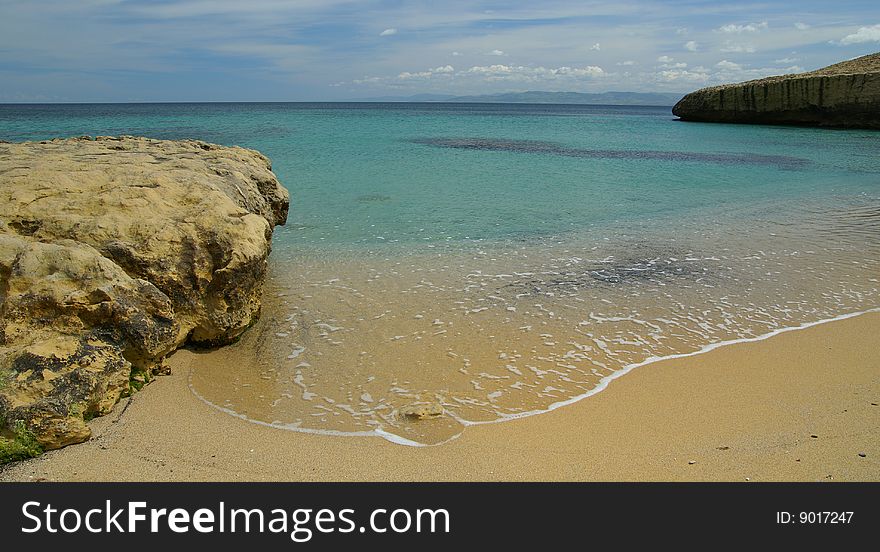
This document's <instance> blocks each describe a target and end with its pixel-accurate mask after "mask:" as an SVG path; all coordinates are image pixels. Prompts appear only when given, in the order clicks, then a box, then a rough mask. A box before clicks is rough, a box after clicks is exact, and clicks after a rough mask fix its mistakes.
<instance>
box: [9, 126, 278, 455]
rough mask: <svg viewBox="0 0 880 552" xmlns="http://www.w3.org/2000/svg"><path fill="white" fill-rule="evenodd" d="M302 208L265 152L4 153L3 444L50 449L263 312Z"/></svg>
mask: <svg viewBox="0 0 880 552" xmlns="http://www.w3.org/2000/svg"><path fill="white" fill-rule="evenodd" d="M287 208H288V194H287V191H286V190H285V189H284V188H283V187H282V186H281V185H280V184H279V183H278V180H277V179H276V178H275V176H274V174H273V173H272V171H271V166H270V164H269V161H268V159H266V158H265V157H264V156H262V155H261V154H259V153H258V152H256V151H252V150H247V149H243V148H237V147H235V148H230V147H223V146H217V145H213V144H207V143H204V142H198V141H166V140H151V139H146V138H134V137H119V138H112V137H98V138H97V139H95V140H92V139H90V138H88V137H83V138H73V139H66V140H60V139H59V140H50V141H44V142H28V143H18V144H11V143H0V433H5V434H7V435H8V434H10V433H11V432H12V430H13V428H15V427H17V426H19V427H20V424H21V423H24V425H25V426H26V428H27V429H29V430H30V431H31V432H33V434H34V435H35V436H36V438H37V440H38V441H39V442H40V444H41V445H42V446H43V447H44V448H47V449H48V448H57V447H60V446H64V445H67V444H70V443H75V442H79V441H82V440H85V439H87V438H88V436H89V429H88V426H87V425H86V423H85V421H86V420H88V419H89V418H90V417H92V416H96V415H101V414H104V413H106V412H108V411H109V409H110V408H112V406H113V405H114V404H115V403H116V401H118V400H119V398H120V397H121V396H123V395H125V394H127V393H129V392H130V390H131V388H132V387H135V388H137V387H139V386H140V385H141V384H142V383H143V382H145V381H147V380H149V379H150V377H151V375H152V374H156V373H159V372H161V371H162V370H163V365H164V364H163V363H164V358H165V357H166V355H168V354H169V353H170V352H172V351H173V350H174V349H176V348H177V347H179V346H180V345H182V344H184V343H186V342H194V343H201V344H206V345H220V344H224V343H228V342H230V341H232V340H234V339H236V338H237V337H238V336H239V335H240V334H241V332H243V331H244V330H245V329H246V328H247V327H248V326H249V325H250V324H251V323H253V322H254V321H255V319H256V317H257V316H258V315H259V311H260V292H261V288H262V284H263V279H264V276H265V273H266V267H267V256H268V254H269V249H270V240H271V237H272V230H273V227H274V226H275V225H278V224H284V222H285V220H286V218H287Z"/></svg>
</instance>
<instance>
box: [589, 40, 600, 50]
mask: <svg viewBox="0 0 880 552" xmlns="http://www.w3.org/2000/svg"><path fill="white" fill-rule="evenodd" d="M601 49H602V48H601V46H600V45H599V43H598V42H597V43H595V44H593V45H592V46H590V50H594V51H596V52H598V51H599V50H601Z"/></svg>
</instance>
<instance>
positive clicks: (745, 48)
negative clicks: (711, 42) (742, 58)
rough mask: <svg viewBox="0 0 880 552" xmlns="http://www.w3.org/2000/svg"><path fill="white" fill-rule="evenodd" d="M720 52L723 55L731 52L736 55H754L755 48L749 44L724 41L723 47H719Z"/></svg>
mask: <svg viewBox="0 0 880 552" xmlns="http://www.w3.org/2000/svg"><path fill="white" fill-rule="evenodd" d="M721 51H722V52H725V53H729V52H733V53H737V54H742V53H745V54H753V53H755V47H754V46H752V45H751V44H737V43H734V42H731V41H729V40H726V41H725V42H724V45H723V46H722V47H721Z"/></svg>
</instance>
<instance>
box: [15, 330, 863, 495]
mask: <svg viewBox="0 0 880 552" xmlns="http://www.w3.org/2000/svg"><path fill="white" fill-rule="evenodd" d="M878 332H880V313H868V314H865V315H861V316H857V317H854V318H849V319H846V320H840V321H835V322H831V323H826V324H820V325H817V326H813V327H810V328H806V329H802V330H798V331H791V332H785V333H782V334H779V335H776V336H774V337H771V338H769V339H766V340H763V341H758V342H752V343H741V344H735V345H730V346H725V347H721V348H718V349H715V350H713V351H710V352H708V353H705V354H700V355H696V356H692V357H687V358H680V359H672V360H665V361H661V362H657V363H654V364H650V365H648V366H645V367H642V368H639V369H637V370H635V371H633V372H632V373H629V374H627V375H625V376H623V377H621V378H619V379H617V380H615V381H613V382H612V383H611V384H610V385H609V386H608V388H607V389H606V390H605V391H603V392H601V393H599V394H597V395H595V396H593V397H589V398H587V399H585V400H582V401H580V402H578V403H576V404H573V405H570V406H567V407H564V408H561V409H559V410H556V411H553V412H549V413H546V414H542V415H539V416H534V417H530V418H525V419H520V420H514V421H509V422H505V423H499V424H489V425H483V426H475V427H469V428H467V430H466V431H465V432H464V434H463V435H462V436H461V437H460V438H458V439H457V440H455V441H452V442H450V443H447V444H444V445H440V446H434V447H421V448H418V447H407V446H402V445H397V444H393V443H390V442H387V441H385V440H383V439H381V438H371V437H330V436H321V435H309V434H303V433H296V432H291V431H284V430H279V429H274V428H270V427H265V426H261V425H257V424H253V423H250V422H247V421H244V420H241V419H238V418H235V417H233V416H230V415H228V414H225V413H223V412H220V411H218V410H216V409H214V408H212V407H211V406H209V405H206V404H205V403H203V402H201V401H200V400H199V399H198V398H196V397H195V396H194V395H193V393H192V392H191V391H190V389H189V386H188V382H187V380H188V374H189V370H190V367H191V363H192V362H193V361H194V359H196V358H197V357H196V354H195V353H193V352H190V351H179V352H178V353H176V354H175V355H174V356H173V358H172V359H171V361H172V366H173V374H172V375H170V376H166V377H161V378H158V380H157V381H156V382H155V383H153V384H151V385H149V386H148V388H147V389H145V390H144V391H143V392H140V393H138V394H136V395H135V396H134V398H133V399H131V400H125V401H123V402H121V403H119V404H118V405H117V406H116V408H115V409H114V411H113V412H112V413H111V414H110V415H108V416H105V417H103V418H99V419H95V420H93V421H92V422H91V427H92V430H93V437H92V439H91V440H90V441H88V442H86V443H83V444H79V445H75V446H70V447H67V448H64V449H61V450H56V451H51V452H49V453H47V454H45V455H43V456H42V457H40V458H37V459H34V460H30V461H25V462H21V463H17V464H14V465H9V466H7V467H5V468H4V469H3V470H2V472H0V480H3V481H22V480H23V481H43V480H50V481H52V480H55V481H101V480H111V481H116V480H120V481H123V480H124V481H128V480H145V481H189V480H231V481H242V480H244V481H260V480H285V481H336V480H345V481H348V480H355V481H359V480H369V481H390V480H402V481H436V480H476V481H480V480H509V481H530V480H542V481H547V480H576V481H580V480H586V481H597V480H599V481H621V480H622V481H646V480H648V481H651V480H670V481H679V480H684V481H690V480H697V481H704V480H705V481H780V480H782V481H877V480H880V462H878V459H880V439H878V435H880V406H878V404H880V348H878V347H877V338H876V336H877V335H878ZM207 354H208V355H211V354H212V353H207ZM208 358H209V359H210V357H208ZM199 360H200V361H204V360H205V358H204V357H203V358H201V359H199ZM241 361H243V362H246V359H241Z"/></svg>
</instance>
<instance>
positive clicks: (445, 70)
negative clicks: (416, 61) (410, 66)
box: [397, 65, 455, 81]
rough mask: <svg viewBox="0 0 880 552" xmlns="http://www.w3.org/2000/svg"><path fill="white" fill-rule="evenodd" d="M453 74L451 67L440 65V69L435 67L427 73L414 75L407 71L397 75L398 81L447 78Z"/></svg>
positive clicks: (419, 72) (421, 72) (453, 70)
mask: <svg viewBox="0 0 880 552" xmlns="http://www.w3.org/2000/svg"><path fill="white" fill-rule="evenodd" d="M453 73H455V68H454V67H453V66H451V65H441V66H440V67H435V68H434V69H428V70H427V71H418V72H415V73H411V72H409V71H404V72H403V73H400V74H399V75H397V78H398V80H404V81H405V80H423V79H430V78H431V77H433V76H434V75H441V76H444V75H445V76H449V75H452V74H453Z"/></svg>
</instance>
